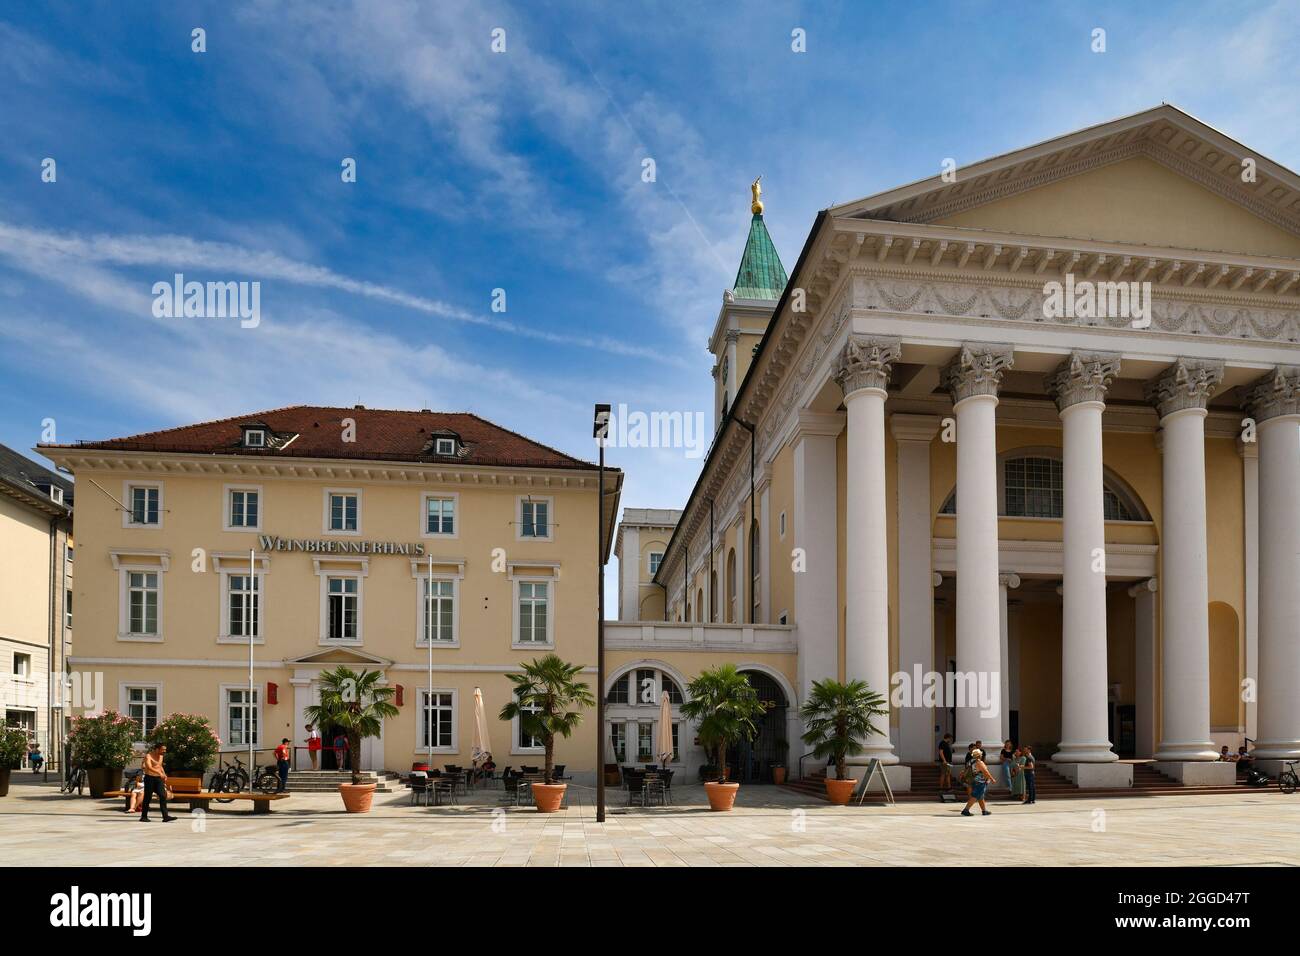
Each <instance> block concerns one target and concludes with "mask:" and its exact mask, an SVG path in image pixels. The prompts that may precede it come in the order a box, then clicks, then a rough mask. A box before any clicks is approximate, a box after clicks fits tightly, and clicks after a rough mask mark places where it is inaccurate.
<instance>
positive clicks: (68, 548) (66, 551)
mask: <svg viewBox="0 0 1300 956" xmlns="http://www.w3.org/2000/svg"><path fill="white" fill-rule="evenodd" d="M73 550H74V548H73V546H72V545H70V544H69V545H66V546H65V547H64V556H65V557H67V559H68V563H69V564H71V563H72V554H73Z"/></svg>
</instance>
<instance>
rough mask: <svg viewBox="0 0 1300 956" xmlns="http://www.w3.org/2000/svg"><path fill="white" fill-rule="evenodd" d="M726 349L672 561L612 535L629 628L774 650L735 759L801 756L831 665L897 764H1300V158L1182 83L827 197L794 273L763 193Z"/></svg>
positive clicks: (673, 660)
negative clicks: (882, 703) (1183, 89)
mask: <svg viewBox="0 0 1300 956" xmlns="http://www.w3.org/2000/svg"><path fill="white" fill-rule="evenodd" d="M710 348H711V351H712V352H713V354H714V357H715V359H716V364H715V366H714V378H715V396H716V398H715V408H716V411H717V413H718V426H717V432H716V435H715V439H714V442H713V445H712V448H711V450H710V452H709V455H708V457H707V459H706V461H705V463H704V466H703V468H702V470H701V473H700V476H699V479H698V482H697V484H696V486H695V488H694V490H693V491H692V493H691V496H690V498H689V500H688V501H686V502H684V503H682V505H681V513H680V517H678V518H677V520H676V521H675V523H674V524H673V525H672V527H671V534H670V536H669V535H667V534H666V533H665V532H662V531H660V532H658V533H659V534H661V536H667V537H668V540H667V542H666V543H665V544H663V545H662V553H660V554H658V555H657V556H656V557H655V559H654V561H653V569H652V568H651V561H650V559H649V557H648V556H647V555H646V554H645V553H644V551H645V549H643V548H638V549H637V550H636V552H635V557H633V556H632V555H631V554H630V553H629V554H627V555H625V554H623V553H622V551H621V550H619V549H616V550H619V556H620V560H621V561H625V562H628V561H630V560H635V561H636V564H637V568H636V569H634V570H633V569H630V565H629V566H628V567H621V568H620V582H621V588H622V589H625V590H626V591H627V596H628V599H627V601H626V602H625V603H624V602H622V601H621V602H620V607H621V609H622V613H621V618H622V620H621V621H620V623H618V624H617V625H611V626H610V628H609V629H608V635H609V636H608V640H609V642H610V646H611V647H612V648H615V649H617V650H616V651H615V653H617V654H619V655H621V657H620V665H621V669H622V672H624V673H632V672H639V671H645V672H646V673H648V674H650V675H651V678H653V676H654V675H655V674H663V675H669V676H670V677H671V678H672V680H673V681H674V682H675V683H676V682H685V681H689V679H690V678H691V677H692V676H693V675H694V674H695V673H698V671H699V670H700V669H702V668H703V667H705V666H708V665H710V664H712V663H714V662H716V661H718V660H731V661H734V662H736V663H738V664H739V665H740V666H741V667H742V669H745V670H747V671H749V672H750V673H751V675H752V676H753V678H754V679H755V680H756V681H757V682H759V683H761V685H762V687H763V689H764V690H765V693H766V694H767V695H770V696H771V697H772V698H773V704H774V711H775V712H776V715H778V716H777V717H776V719H775V720H774V721H770V722H769V724H770V726H768V727H766V728H765V729H764V730H763V734H762V736H763V737H764V740H762V741H756V742H755V743H754V744H753V745H752V749H753V751H754V752H753V753H747V754H746V755H745V757H746V760H747V767H746V771H749V770H753V771H754V772H755V773H756V774H757V775H759V776H760V777H761V776H762V775H763V774H764V769H763V767H764V765H765V764H766V765H772V766H775V765H788V767H789V769H790V772H791V774H792V775H793V774H795V773H797V772H798V768H797V761H798V760H799V757H800V754H802V751H803V749H805V748H803V747H802V745H801V743H800V742H799V741H798V734H799V732H800V731H801V729H802V728H801V725H800V724H799V721H798V719H797V716H796V712H797V709H798V706H799V705H800V704H801V703H802V701H803V700H804V698H805V696H806V695H807V693H808V691H809V689H810V688H811V685H812V683H813V681H815V680H820V679H823V678H827V677H834V678H838V679H857V678H860V679H864V680H866V681H867V682H868V684H869V685H870V686H871V687H872V688H873V689H876V690H880V691H882V692H886V691H888V692H889V694H890V696H891V706H890V715H889V719H888V728H889V732H888V735H887V736H885V735H881V736H879V737H875V738H873V739H871V740H869V741H867V742H866V743H867V749H866V752H865V753H864V755H863V756H862V757H861V758H859V760H861V761H865V760H869V759H871V758H877V759H879V760H880V761H881V763H882V764H883V765H884V766H885V767H886V771H887V773H888V775H889V776H890V778H891V783H892V784H893V785H894V786H895V787H904V788H905V787H907V786H908V783H909V776H910V771H909V769H908V767H907V765H908V764H912V763H927V762H930V761H931V760H932V759H933V755H934V748H935V742H936V740H937V737H938V735H939V734H941V733H943V732H945V731H946V732H951V733H953V734H954V735H955V737H956V740H957V742H958V743H959V744H962V743H964V742H967V741H973V740H977V739H978V740H982V741H984V742H985V744H986V745H992V744H994V743H995V742H999V741H1001V740H1003V739H1005V738H1008V737H1010V738H1013V739H1015V740H1017V741H1021V742H1028V743H1032V744H1034V745H1035V752H1036V753H1038V754H1039V756H1040V759H1043V758H1050V759H1051V760H1052V761H1053V765H1054V766H1055V767H1056V768H1058V769H1059V770H1061V771H1062V772H1064V773H1065V774H1066V775H1068V776H1070V777H1071V778H1072V779H1074V780H1075V781H1076V782H1078V783H1080V784H1081V785H1091V786H1115V787H1123V786H1128V785H1129V784H1130V783H1131V781H1132V764H1131V763H1129V762H1126V760H1125V759H1123V758H1152V759H1154V760H1155V761H1156V762H1157V763H1156V765H1155V766H1156V767H1157V769H1159V770H1161V771H1162V772H1163V773H1165V774H1167V775H1169V776H1172V777H1174V778H1175V779H1179V780H1182V781H1184V782H1185V783H1189V784H1191V783H1201V782H1204V783H1218V782H1223V781H1225V780H1226V781H1228V782H1230V781H1231V779H1232V773H1233V767H1232V765H1231V764H1225V763H1217V762H1216V757H1217V755H1218V751H1219V748H1220V747H1222V746H1225V745H1226V746H1229V747H1230V748H1232V749H1233V750H1235V749H1236V748H1237V747H1238V746H1241V745H1246V746H1249V747H1250V748H1251V749H1252V750H1253V751H1254V753H1255V754H1256V756H1257V758H1259V759H1260V760H1261V761H1264V762H1265V764H1266V765H1267V764H1269V763H1271V764H1272V765H1274V766H1276V765H1277V762H1280V761H1281V760H1284V759H1296V758H1298V757H1300V696H1297V695H1296V694H1295V693H1294V688H1295V686H1296V683H1297V681H1298V680H1300V545H1298V544H1297V543H1298V542H1300V177H1298V176H1297V175H1296V174H1295V173H1293V172H1291V171H1290V170H1288V169H1286V168H1284V167H1282V166H1280V165H1278V164H1276V163H1274V162H1272V161H1271V160H1269V159H1267V158H1266V157H1263V156H1260V155H1258V154H1256V153H1254V152H1252V151H1251V150H1250V149H1249V148H1248V147H1247V146H1245V145H1243V144H1241V143H1238V142H1236V141H1235V140H1233V139H1231V138H1230V137H1229V136H1227V135H1225V134H1223V133H1221V132H1219V131H1217V130H1215V129H1213V128H1211V127H1209V126H1207V125H1205V124H1203V123H1201V122H1199V121H1198V120H1196V119H1194V118H1192V117H1190V116H1188V115H1187V114H1185V113H1183V112H1181V111H1180V110H1178V109H1176V108H1174V107H1171V106H1160V107H1158V108H1155V109H1152V110H1148V111H1145V112H1143V113H1139V114H1135V115H1133V116H1128V117H1124V118H1121V119H1117V120H1114V121H1112V122H1109V123H1105V124H1102V125H1099V126H1095V127H1092V128H1089V129H1085V130H1081V131H1078V132H1075V133H1071V134H1068V135H1065V136H1061V137H1059V138H1056V139H1053V140H1049V141H1047V142H1044V143H1040V144H1037V145H1035V146H1030V147H1027V148H1025V149H1021V150H1017V151H1015V152H1012V153H1008V154H1005V155H1002V156H998V157H995V158H993V159H989V160H986V161H984V162H981V163H977V164H975V165H973V166H969V167H964V168H961V169H957V170H955V171H953V172H951V173H946V174H944V175H941V176H936V177H934V178H932V179H928V180H923V181H921V182H917V183H913V184H911V185H908V186H903V187H899V188H897V189H894V190H890V191H887V192H884V193H880V194H878V195H874V196H870V197H867V198H865V199H861V200H858V201H856V202H851V203H847V204H844V205H841V206H837V207H834V208H830V209H826V210H823V211H822V212H820V213H819V214H818V215H817V217H816V219H815V221H814V222H813V224H812V227H811V229H810V231H809V234H808V236H807V238H806V240H805V241H804V244H803V247H802V249H801V251H800V253H799V257H798V260H797V261H796V262H795V263H794V266H793V268H792V269H791V271H790V273H789V276H788V277H787V276H786V273H785V270H784V268H783V266H782V264H781V262H780V259H779V257H777V256H776V253H775V249H774V248H773V246H772V243H771V239H770V237H769V236H768V235H767V230H766V227H765V225H764V223H763V218H762V204H761V202H760V201H759V198H758V191H757V188H756V189H755V197H754V218H753V222H752V226H751V230H750V236H749V242H748V244H747V247H746V251H745V253H744V257H743V260H742V265H741V269H740V273H739V274H738V276H737V281H736V285H735V288H733V289H732V290H728V291H727V292H726V294H725V295H724V301H723V304H722V307H721V310H720V313H719V317H718V322H717V326H716V328H715V331H714V335H713V336H712V338H711V342H710ZM633 504H635V502H633ZM655 520H657V521H662V518H656V519H655ZM655 589H657V590H658V591H660V592H662V598H661V599H660V600H659V601H658V602H656V601H655V600H653V598H648V595H651V594H653V592H654V591H655ZM645 608H652V609H653V611H652V613H653V619H651V613H646V614H643V610H644V609H645ZM660 611H662V616H660ZM619 671H620V668H618V667H611V670H610V673H611V674H612V675H614V676H615V678H617V677H618V676H619V674H618V673H617V672H619ZM647 686H648V685H647ZM635 689H636V688H635V686H634V687H633V688H632V690H633V692H635ZM606 690H607V692H611V691H613V692H617V690H616V688H614V687H613V685H611V687H610V688H606ZM633 716H634V717H635V716H636V715H633ZM622 720H623V718H622V716H620V715H618V714H616V715H615V716H614V718H613V719H612V720H611V721H610V726H609V727H608V728H607V731H606V732H607V733H609V734H610V735H611V738H612V739H614V740H615V741H616V742H617V741H624V742H626V740H627V738H628V735H629V734H631V733H636V732H638V731H634V730H633V729H632V727H633V726H634V725H635V726H638V727H639V724H636V721H635V720H633V719H632V718H629V720H630V722H629V723H628V724H627V725H626V726H623V727H620V726H618V725H619V724H620V722H621V721H622ZM991 749H992V750H993V751H996V749H997V748H995V747H993V748H991ZM629 762H630V761H629ZM804 769H805V771H806V770H807V769H808V768H807V766H806V765H805V767H804Z"/></svg>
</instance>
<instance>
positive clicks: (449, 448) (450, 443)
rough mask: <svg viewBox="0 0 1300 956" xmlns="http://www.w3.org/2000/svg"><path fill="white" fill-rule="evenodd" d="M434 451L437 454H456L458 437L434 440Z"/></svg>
mask: <svg viewBox="0 0 1300 956" xmlns="http://www.w3.org/2000/svg"><path fill="white" fill-rule="evenodd" d="M433 452H434V454H435V455H454V454H456V439H454V438H439V439H436V440H435V441H434V445H433Z"/></svg>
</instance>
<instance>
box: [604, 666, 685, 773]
mask: <svg viewBox="0 0 1300 956" xmlns="http://www.w3.org/2000/svg"><path fill="white" fill-rule="evenodd" d="M661 695H662V696H664V697H667V698H668V705H669V711H670V713H671V714H672V722H673V723H672V732H673V757H672V760H671V762H672V763H680V762H681V745H682V737H681V732H680V728H681V727H682V722H681V711H680V708H681V705H682V702H683V701H684V700H685V699H686V698H685V695H684V694H683V693H682V688H681V687H680V686H679V685H678V683H677V681H675V680H674V679H673V678H672V677H670V676H669V675H668V674H667V673H666V672H664V671H663V670H660V669H659V668H656V667H636V668H633V669H632V670H630V671H628V672H627V673H625V674H621V675H620V676H619V677H617V678H615V679H614V681H613V682H612V683H611V684H610V686H609V692H608V693H607V694H606V696H605V703H606V704H607V707H606V711H605V721H606V731H605V732H606V740H607V742H608V743H607V746H608V748H609V752H608V756H609V757H610V759H612V760H613V761H614V762H616V763H619V764H632V763H658V762H659V754H658V753H656V752H655V751H656V748H657V746H658V741H659V734H658V726H657V724H658V722H659V708H660V698H661Z"/></svg>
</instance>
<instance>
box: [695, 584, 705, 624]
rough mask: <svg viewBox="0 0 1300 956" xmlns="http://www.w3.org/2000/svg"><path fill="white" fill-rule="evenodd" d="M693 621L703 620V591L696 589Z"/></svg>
mask: <svg viewBox="0 0 1300 956" xmlns="http://www.w3.org/2000/svg"><path fill="white" fill-rule="evenodd" d="M695 620H696V622H697V623H698V622H700V621H703V620H704V590H703V589H702V588H700V589H697V590H696V592H695Z"/></svg>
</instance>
